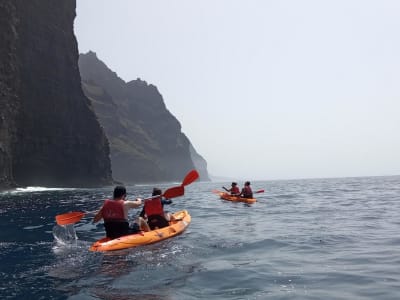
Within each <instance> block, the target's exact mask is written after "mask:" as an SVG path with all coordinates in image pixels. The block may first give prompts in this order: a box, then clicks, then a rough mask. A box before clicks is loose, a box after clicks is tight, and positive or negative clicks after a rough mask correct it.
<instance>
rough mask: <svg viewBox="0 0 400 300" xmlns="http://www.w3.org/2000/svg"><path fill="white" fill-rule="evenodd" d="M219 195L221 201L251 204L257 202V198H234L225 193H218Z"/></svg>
mask: <svg viewBox="0 0 400 300" xmlns="http://www.w3.org/2000/svg"><path fill="white" fill-rule="evenodd" d="M218 194H219V197H220V198H221V199H224V200H228V201H232V202H244V203H249V204H251V203H254V202H257V199H256V198H242V197H237V196H232V195H231V194H229V193H225V192H218Z"/></svg>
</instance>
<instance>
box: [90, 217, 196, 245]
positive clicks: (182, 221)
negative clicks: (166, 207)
mask: <svg viewBox="0 0 400 300" xmlns="http://www.w3.org/2000/svg"><path fill="white" fill-rule="evenodd" d="M173 216H174V217H175V219H178V220H177V221H173V222H170V223H171V224H170V225H169V226H167V227H164V228H161V229H155V230H152V231H148V232H144V231H141V232H139V233H136V234H130V235H125V236H122V237H119V238H116V239H110V238H107V237H105V238H102V239H100V240H98V241H97V242H95V243H94V244H93V245H92V246H91V247H90V248H89V250H90V251H113V250H121V249H127V248H133V247H137V246H142V245H148V244H153V243H157V242H160V241H162V240H165V239H168V238H171V237H174V236H176V235H178V234H181V233H182V232H183V231H184V230H185V229H186V228H187V227H188V226H189V224H190V221H191V217H190V215H189V213H188V212H187V211H186V210H181V211H178V212H176V213H174V214H173Z"/></svg>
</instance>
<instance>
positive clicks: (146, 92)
mask: <svg viewBox="0 0 400 300" xmlns="http://www.w3.org/2000/svg"><path fill="white" fill-rule="evenodd" d="M79 69H80V72H81V77H82V86H83V89H84V91H85V94H86V96H88V97H89V99H90V100H91V101H92V105H93V107H94V108H95V111H96V113H97V116H98V118H99V120H100V123H101V124H102V126H103V127H104V130H105V132H106V134H107V137H108V139H109V141H110V148H111V163H112V171H113V176H114V178H115V179H116V180H120V181H123V182H129V183H139V182H154V181H171V180H172V181H175V180H176V181H181V180H182V179H183V177H184V176H185V174H186V173H187V172H188V171H189V170H191V169H193V168H194V167H195V165H194V163H193V160H192V157H191V151H190V147H191V144H190V141H189V140H188V139H187V137H186V136H185V135H184V134H183V133H182V132H181V125H180V123H179V122H178V120H177V119H176V118H175V117H174V116H173V115H172V114H171V113H170V112H169V111H168V110H167V108H166V106H165V104H164V101H163V98H162V96H161V94H160V93H159V91H158V90H157V88H156V87H155V86H154V85H149V84H147V83H146V82H145V81H142V80H140V79H137V80H133V81H130V82H127V83H126V82H125V81H123V80H122V79H121V78H119V77H118V76H117V74H116V73H115V72H112V71H111V70H110V69H109V68H108V67H107V66H106V65H105V64H104V63H103V62H101V61H100V60H99V59H98V58H97V56H96V54H95V53H93V52H89V53H87V54H81V55H80V59H79ZM194 152H195V151H194ZM203 171H204V170H203ZM202 175H203V177H202V178H201V179H202V180H209V178H208V174H207V172H206V168H205V172H203V174H202Z"/></svg>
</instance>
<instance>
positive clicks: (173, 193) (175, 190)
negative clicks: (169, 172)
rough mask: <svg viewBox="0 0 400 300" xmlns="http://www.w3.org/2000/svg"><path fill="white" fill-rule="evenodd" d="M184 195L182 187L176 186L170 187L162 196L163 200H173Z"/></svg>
mask: <svg viewBox="0 0 400 300" xmlns="http://www.w3.org/2000/svg"><path fill="white" fill-rule="evenodd" d="M184 194H185V189H184V187H183V186H176V187H172V188H169V189H167V190H166V191H165V192H164V194H163V196H164V197H165V198H175V197H180V196H183V195H184Z"/></svg>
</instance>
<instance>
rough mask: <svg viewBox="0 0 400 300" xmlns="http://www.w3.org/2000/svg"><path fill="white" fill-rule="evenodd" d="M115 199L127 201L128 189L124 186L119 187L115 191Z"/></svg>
mask: <svg viewBox="0 0 400 300" xmlns="http://www.w3.org/2000/svg"><path fill="white" fill-rule="evenodd" d="M113 197H114V199H125V198H126V188H125V187H124V186H123V185H117V186H116V187H115V189H114V195H113Z"/></svg>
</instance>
